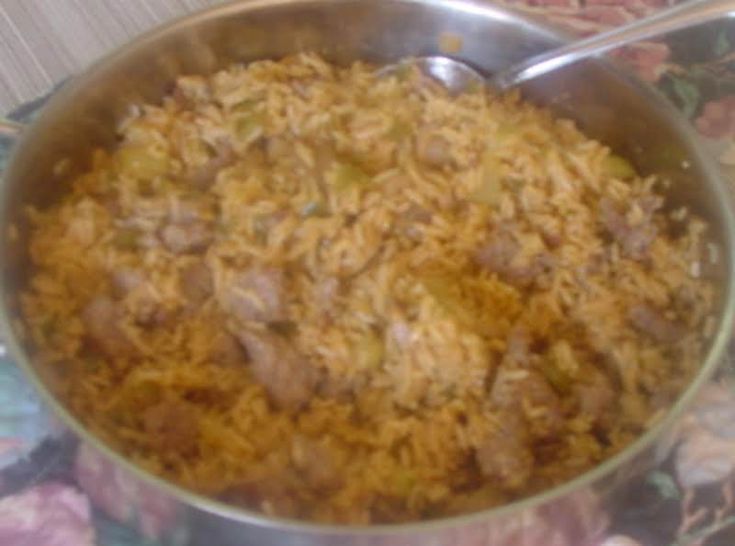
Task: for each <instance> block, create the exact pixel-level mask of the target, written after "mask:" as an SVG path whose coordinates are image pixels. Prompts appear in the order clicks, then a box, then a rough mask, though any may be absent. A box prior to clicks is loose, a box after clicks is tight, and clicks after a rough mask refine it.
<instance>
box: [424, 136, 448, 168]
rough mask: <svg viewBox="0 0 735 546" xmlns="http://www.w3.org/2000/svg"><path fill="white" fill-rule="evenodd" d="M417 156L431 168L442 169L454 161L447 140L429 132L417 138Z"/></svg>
mask: <svg viewBox="0 0 735 546" xmlns="http://www.w3.org/2000/svg"><path fill="white" fill-rule="evenodd" d="M416 155H417V156H418V158H419V159H420V160H421V161H423V162H424V163H426V164H427V165H429V166H430V167H442V166H444V165H446V164H448V163H449V162H450V161H451V160H452V156H451V153H450V149H449V142H447V139H446V138H444V137H443V136H441V135H438V134H436V133H432V132H429V131H422V132H420V133H419V134H418V136H417V137H416Z"/></svg>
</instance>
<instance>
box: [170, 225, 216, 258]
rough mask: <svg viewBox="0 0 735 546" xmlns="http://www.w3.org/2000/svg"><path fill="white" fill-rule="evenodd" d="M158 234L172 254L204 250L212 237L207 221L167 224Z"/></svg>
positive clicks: (212, 233)
mask: <svg viewBox="0 0 735 546" xmlns="http://www.w3.org/2000/svg"><path fill="white" fill-rule="evenodd" d="M160 236H161V240H162V241H163V244H164V245H165V246H166V248H167V249H168V250H170V251H171V252H173V253H174V254H188V253H196V252H202V251H204V250H206V249H207V247H208V246H209V245H210V243H211V242H212V240H213V239H214V231H213V229H212V225H211V224H210V223H208V222H192V223H189V224H168V225H167V226H165V227H164V228H163V229H162V230H161V234H160Z"/></svg>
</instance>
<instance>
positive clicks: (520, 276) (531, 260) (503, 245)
mask: <svg viewBox="0 0 735 546" xmlns="http://www.w3.org/2000/svg"><path fill="white" fill-rule="evenodd" d="M521 250H522V249H521V246H520V244H518V242H517V241H516V240H515V238H514V237H513V235H512V234H511V233H510V232H509V231H508V230H506V229H501V230H498V231H496V232H495V233H494V234H493V238H492V240H491V241H490V242H488V243H487V244H486V245H484V246H482V247H480V248H479V249H478V250H477V252H476V253H475V261H476V262H477V264H478V265H479V266H480V267H482V268H483V269H485V270H487V271H489V272H491V273H497V274H498V276H499V277H500V278H501V279H502V280H503V281H504V282H507V283H509V284H512V285H515V286H518V287H526V286H528V285H530V284H531V283H533V282H534V281H535V280H536V279H537V278H538V277H539V276H540V275H542V274H543V273H544V272H545V271H547V270H549V269H550V268H551V267H552V266H553V259H552V256H551V255H550V254H549V253H548V252H547V251H545V250H543V249H539V251H538V252H537V253H535V254H534V255H532V256H528V257H526V259H525V260H524V261H522V262H521V263H519V262H518V256H519V255H520V252H521Z"/></svg>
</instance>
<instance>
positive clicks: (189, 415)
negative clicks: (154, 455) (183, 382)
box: [143, 399, 199, 455]
mask: <svg viewBox="0 0 735 546" xmlns="http://www.w3.org/2000/svg"><path fill="white" fill-rule="evenodd" d="M143 427H144V429H145V432H146V434H148V435H149V436H150V437H151V438H152V439H153V440H154V441H155V442H156V443H157V444H158V445H159V446H160V448H161V449H163V450H165V451H169V452H174V453H177V454H182V455H190V454H191V453H192V452H194V451H196V448H197V443H198V440H199V430H198V427H197V420H196V412H195V410H194V409H193V408H192V407H191V406H189V404H188V403H186V402H182V401H180V400H176V399H170V400H164V401H162V402H159V403H157V404H155V405H153V406H150V407H148V408H147V409H146V410H145V411H144V412H143Z"/></svg>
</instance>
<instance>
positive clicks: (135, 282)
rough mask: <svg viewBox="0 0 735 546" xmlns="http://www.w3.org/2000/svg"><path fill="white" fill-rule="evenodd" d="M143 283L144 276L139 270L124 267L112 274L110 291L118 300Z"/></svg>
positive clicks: (144, 280)
mask: <svg viewBox="0 0 735 546" xmlns="http://www.w3.org/2000/svg"><path fill="white" fill-rule="evenodd" d="M145 282H146V277H145V274H144V273H143V272H142V271H141V270H140V269H133V268H129V267H124V268H121V269H118V270H117V271H113V272H112V289H113V292H114V294H115V295H116V296H117V297H119V298H122V297H124V296H125V295H127V294H128V293H130V292H132V291H133V290H135V289H136V288H138V287H140V286H142V285H143V284H144V283H145Z"/></svg>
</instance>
